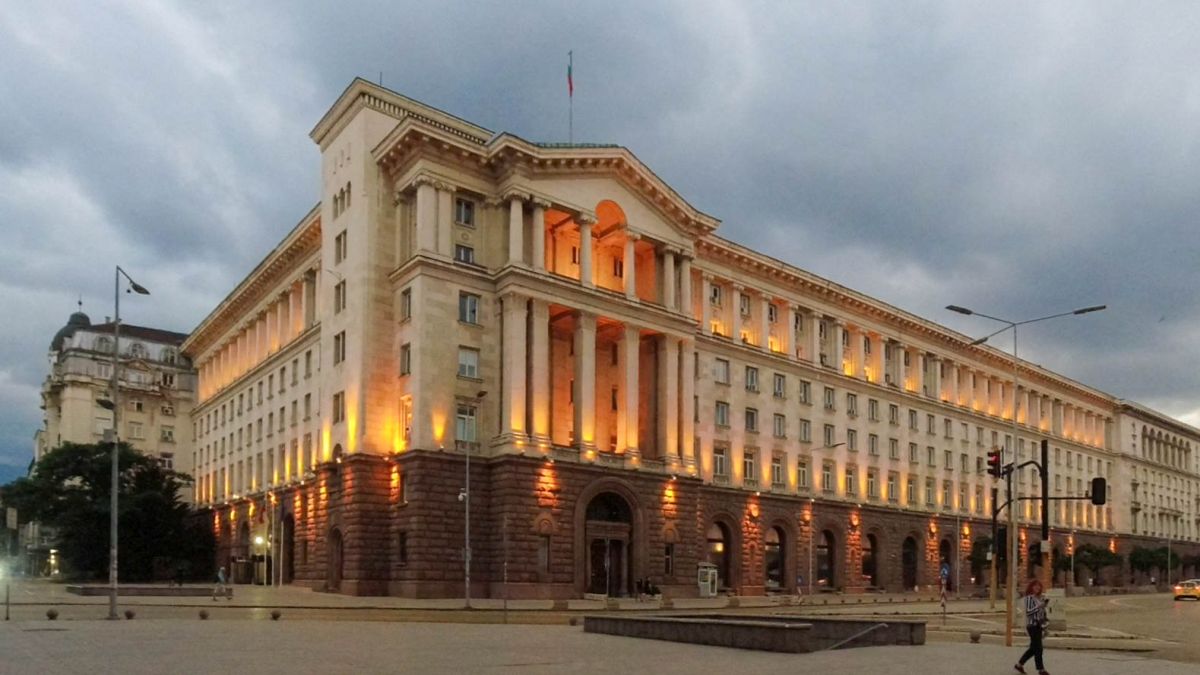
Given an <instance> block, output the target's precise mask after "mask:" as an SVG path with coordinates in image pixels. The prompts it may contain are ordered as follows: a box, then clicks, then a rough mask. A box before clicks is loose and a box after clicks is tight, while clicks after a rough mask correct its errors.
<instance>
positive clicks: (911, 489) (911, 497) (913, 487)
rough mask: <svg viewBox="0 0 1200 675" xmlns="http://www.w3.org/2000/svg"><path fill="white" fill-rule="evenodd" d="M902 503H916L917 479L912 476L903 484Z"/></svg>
mask: <svg viewBox="0 0 1200 675" xmlns="http://www.w3.org/2000/svg"><path fill="white" fill-rule="evenodd" d="M904 494H905V498H904V503H905V504H907V505H909V506H912V505H914V504H916V503H917V479H916V478H913V477H912V476H909V477H908V480H907V481H906V482H905V484H904Z"/></svg>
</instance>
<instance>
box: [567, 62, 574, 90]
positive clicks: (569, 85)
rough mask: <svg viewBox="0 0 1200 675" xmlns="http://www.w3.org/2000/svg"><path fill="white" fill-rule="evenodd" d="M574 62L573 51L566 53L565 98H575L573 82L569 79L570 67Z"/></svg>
mask: <svg viewBox="0 0 1200 675" xmlns="http://www.w3.org/2000/svg"><path fill="white" fill-rule="evenodd" d="M574 61H575V52H574V51H569V52H567V96H568V97H570V98H574V97H575V80H573V79H572V78H571V66H572V64H573V62H574Z"/></svg>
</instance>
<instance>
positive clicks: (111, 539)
mask: <svg viewBox="0 0 1200 675" xmlns="http://www.w3.org/2000/svg"><path fill="white" fill-rule="evenodd" d="M121 277H125V281H127V282H129V286H128V288H126V289H125V292H126V293H137V294H138V295H150V291H148V290H146V288H145V286H142V285H141V284H139V283H138V282H136V281H134V280H133V279H132V278H130V276H129V275H128V274H127V273H126V272H125V270H123V269H121V266H120V265H117V269H116V271H115V272H114V273H113V349H112V381H111V382H110V384H109V389H110V390H109V394H108V395H109V400H107V401H101V402H100V405H101V407H104V408H108V409H110V410H112V484H111V486H110V492H111V494H110V495H109V505H108V508H109V514H108V518H109V520H108V618H109V619H113V620H115V619H117V618H118V617H117V488H118V485H119V482H120V481H119V475H120V470H119V468H118V466H117V465H118V456H119V455H120V437H121V435H120V433H119V432H118V430H119V428H120V427H118V426H117V424H118V420H117V418H118V417H119V414H120V410H121V403H120V397H121Z"/></svg>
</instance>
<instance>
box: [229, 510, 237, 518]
mask: <svg viewBox="0 0 1200 675" xmlns="http://www.w3.org/2000/svg"><path fill="white" fill-rule="evenodd" d="M229 519H230V520H237V511H235V510H233V509H230V511H229Z"/></svg>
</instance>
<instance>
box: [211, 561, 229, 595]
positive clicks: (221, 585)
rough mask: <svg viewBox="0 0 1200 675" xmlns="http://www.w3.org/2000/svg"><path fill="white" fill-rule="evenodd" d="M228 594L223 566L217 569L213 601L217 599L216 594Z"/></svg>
mask: <svg viewBox="0 0 1200 675" xmlns="http://www.w3.org/2000/svg"><path fill="white" fill-rule="evenodd" d="M218 593H220V594H221V595H228V594H229V589H228V588H226V586H225V566H224V565H221V568H220V569H218V570H217V585H216V586H213V602H216V601H217V594H218Z"/></svg>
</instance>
